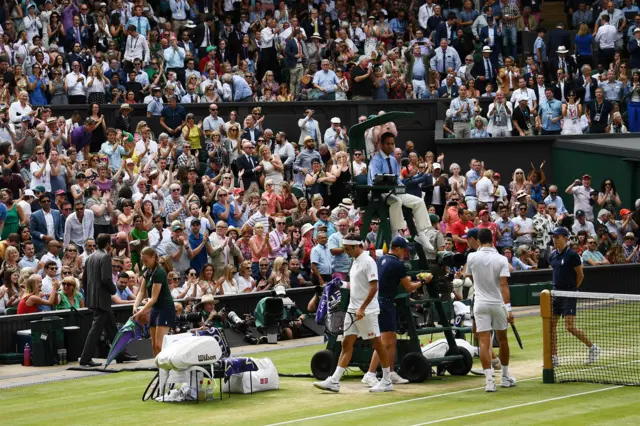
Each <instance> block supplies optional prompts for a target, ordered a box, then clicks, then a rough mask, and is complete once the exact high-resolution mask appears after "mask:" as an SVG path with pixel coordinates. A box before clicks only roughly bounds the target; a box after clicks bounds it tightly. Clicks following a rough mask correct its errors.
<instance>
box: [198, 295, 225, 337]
mask: <svg viewBox="0 0 640 426" xmlns="http://www.w3.org/2000/svg"><path fill="white" fill-rule="evenodd" d="M218 302H219V300H216V299H215V298H214V297H213V295H212V294H205V295H204V296H202V299H200V303H198V304H197V305H196V306H195V307H194V309H193V312H195V313H197V314H198V315H200V328H203V329H204V328H209V327H216V328H222V317H221V315H220V314H219V313H218V311H216V305H217V304H218Z"/></svg>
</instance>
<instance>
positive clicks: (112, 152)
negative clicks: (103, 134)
mask: <svg viewBox="0 0 640 426" xmlns="http://www.w3.org/2000/svg"><path fill="white" fill-rule="evenodd" d="M121 141H122V139H116V130H115V129H112V128H109V129H107V141H106V142H105V143H103V144H102V146H101V147H100V152H102V153H103V154H105V155H106V156H107V157H109V166H110V167H111V170H112V171H114V172H115V171H117V170H118V169H119V168H120V166H121V165H122V156H123V155H129V151H127V150H126V149H125V148H124V147H123V146H122V145H120V142H121Z"/></svg>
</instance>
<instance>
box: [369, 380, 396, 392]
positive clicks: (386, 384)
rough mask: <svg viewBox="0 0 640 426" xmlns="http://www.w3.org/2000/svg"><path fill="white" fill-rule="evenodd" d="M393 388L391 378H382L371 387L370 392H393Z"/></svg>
mask: <svg viewBox="0 0 640 426" xmlns="http://www.w3.org/2000/svg"><path fill="white" fill-rule="evenodd" d="M392 390H393V383H391V380H389V379H382V380H380V381H379V382H378V383H377V384H376V385H375V386H374V387H372V388H371V389H369V392H391V391H392Z"/></svg>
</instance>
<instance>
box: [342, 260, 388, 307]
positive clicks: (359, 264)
mask: <svg viewBox="0 0 640 426" xmlns="http://www.w3.org/2000/svg"><path fill="white" fill-rule="evenodd" d="M349 276H350V279H351V281H350V282H349V286H350V289H351V294H350V295H349V308H348V309H347V312H351V313H355V312H356V311H357V310H358V309H359V308H360V306H362V304H363V303H364V301H365V299H366V298H367V295H368V294H369V287H370V285H369V283H370V282H371V281H377V280H378V265H376V261H375V260H373V259H372V258H371V256H369V253H367V252H366V251H363V252H362V254H360V256H358V257H357V258H355V259H354V260H353V264H351V270H350V272H349ZM379 312H380V306H379V305H378V291H377V290H376V295H375V296H373V299H371V302H370V303H369V305H367V309H365V315H373V314H378V313H379Z"/></svg>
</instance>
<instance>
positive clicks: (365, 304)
mask: <svg viewBox="0 0 640 426" xmlns="http://www.w3.org/2000/svg"><path fill="white" fill-rule="evenodd" d="M342 246H343V247H344V251H345V253H347V255H348V256H349V257H352V258H353V263H352V265H351V270H350V271H349V277H350V281H349V285H350V295H349V307H348V308H347V312H349V313H351V314H354V315H355V319H356V321H355V322H354V323H353V324H351V322H352V320H351V316H350V315H347V316H346V317H345V322H344V329H345V332H344V335H343V338H342V351H341V352H340V359H338V366H337V367H336V371H335V372H334V373H333V375H332V376H331V377H329V378H327V379H326V380H324V381H322V382H315V383H314V384H313V386H315V387H317V388H318V389H322V390H328V391H331V392H340V379H341V378H342V374H343V373H344V370H345V369H346V368H347V366H348V365H349V361H351V356H352V354H353V344H354V343H355V341H356V340H357V339H358V337H360V338H361V339H363V340H371V344H372V346H373V349H375V350H376V352H377V353H378V356H379V357H380V364H382V380H380V381H379V382H378V383H377V384H376V385H375V386H373V387H372V388H370V389H369V392H389V391H392V390H393V383H391V379H390V378H389V375H390V374H391V371H390V368H389V360H388V357H387V352H386V349H385V347H384V345H383V344H382V340H381V339H380V327H379V326H378V314H379V313H380V307H379V305H378V266H377V265H376V262H375V260H373V259H372V258H371V257H370V256H369V253H368V252H367V251H365V250H364V249H363V246H362V239H361V238H360V236H359V235H358V234H354V233H350V234H347V235H346V236H345V237H344V238H343V240H342Z"/></svg>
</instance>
